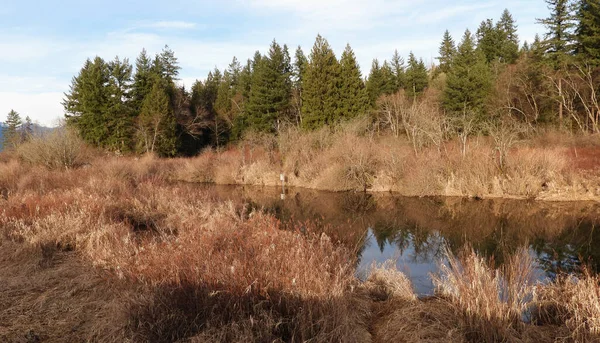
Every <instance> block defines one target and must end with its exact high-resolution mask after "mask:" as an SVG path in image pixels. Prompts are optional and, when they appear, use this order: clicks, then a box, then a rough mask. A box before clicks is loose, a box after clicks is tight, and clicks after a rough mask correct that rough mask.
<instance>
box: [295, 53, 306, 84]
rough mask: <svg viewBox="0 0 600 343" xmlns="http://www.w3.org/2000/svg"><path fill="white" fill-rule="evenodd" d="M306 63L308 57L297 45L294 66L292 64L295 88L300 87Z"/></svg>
mask: <svg viewBox="0 0 600 343" xmlns="http://www.w3.org/2000/svg"><path fill="white" fill-rule="evenodd" d="M307 65H308V58H306V55H304V51H302V48H301V47H300V46H298V48H297V49H296V54H295V55H294V66H293V80H294V87H295V88H296V89H301V88H302V79H303V75H304V72H305V71H306V67H307Z"/></svg>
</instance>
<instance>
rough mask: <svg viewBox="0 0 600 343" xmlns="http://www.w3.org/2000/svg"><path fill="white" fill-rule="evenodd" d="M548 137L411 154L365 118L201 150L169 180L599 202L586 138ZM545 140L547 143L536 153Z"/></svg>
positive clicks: (479, 139) (404, 140)
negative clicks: (283, 183)
mask: <svg viewBox="0 0 600 343" xmlns="http://www.w3.org/2000/svg"><path fill="white" fill-rule="evenodd" d="M442 124H443V123H442ZM442 124H440V125H442ZM436 125H437V124H436ZM440 127H443V125H442V126H440ZM436 132H437V131H436ZM442 136H443V135H442ZM555 136H557V134H554V133H552V132H549V133H546V134H545V135H543V134H538V135H537V136H531V138H527V137H528V136H525V138H524V139H520V140H515V141H511V144H510V146H506V145H502V147H503V148H502V149H500V148H499V147H498V139H497V138H498V137H495V138H496V139H492V137H487V136H482V135H474V136H471V137H470V138H469V139H468V147H467V150H466V151H467V152H466V154H463V152H462V143H461V142H460V141H459V139H457V138H454V137H453V136H451V135H450V136H444V137H443V139H441V138H440V139H438V138H436V139H434V140H433V141H432V142H435V144H433V143H431V144H419V147H418V149H415V146H414V144H413V143H414V141H413V140H411V138H410V137H405V136H404V135H397V136H396V135H394V134H390V133H386V132H385V131H378V127H377V126H375V127H374V126H373V125H372V123H371V122H369V121H368V120H366V119H365V118H358V119H357V120H355V121H351V122H349V123H345V124H344V125H340V126H338V127H335V128H330V127H323V128H321V129H319V130H316V131H310V132H306V131H302V130H299V129H297V128H295V127H288V128H286V129H284V130H282V132H280V133H279V135H278V136H277V137H274V136H272V137H270V138H269V137H266V136H265V135H262V136H260V137H258V138H257V137H250V138H248V139H247V140H242V142H241V143H239V144H238V145H237V146H233V147H230V148H229V149H228V150H225V151H221V152H215V151H212V150H208V151H205V152H204V153H202V154H200V155H199V156H198V157H195V158H193V159H190V160H188V162H187V167H186V171H185V172H179V173H178V176H177V177H178V178H179V179H181V180H186V181H193V182H214V183H217V184H250V185H270V186H276V185H278V184H279V174H280V173H284V174H285V175H286V178H287V182H288V185H290V186H298V187H305V188H312V189H320V190H332V191H348V190H355V191H364V190H369V191H394V192H398V193H401V194H403V195H409V196H428V195H442V196H467V197H515V198H528V199H548V200H573V199H581V200H588V199H598V198H600V187H598V184H600V174H599V173H600V167H598V165H597V163H596V164H595V162H594V158H593V157H594V156H596V155H598V154H600V153H597V151H598V150H599V149H598V147H597V145H593V144H591V143H590V139H591V138H585V137H581V138H578V137H575V138H574V137H563V136H560V135H559V136H558V137H559V138H556V137H555ZM436 137H437V136H436ZM519 137H521V136H519ZM545 140H549V141H551V142H553V143H548V142H546V143H547V144H546V145H544V144H545V143H544V142H545ZM592 140H593V139H592ZM427 142H429V140H427ZM499 149H500V150H499Z"/></svg>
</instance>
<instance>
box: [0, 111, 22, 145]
mask: <svg viewBox="0 0 600 343" xmlns="http://www.w3.org/2000/svg"><path fill="white" fill-rule="evenodd" d="M21 124H22V122H21V116H20V115H19V113H17V112H16V111H15V110H10V112H8V115H7V116H6V121H5V122H4V130H3V140H2V147H3V148H4V149H11V148H15V147H16V146H17V145H19V144H20V143H21V134H20V130H21Z"/></svg>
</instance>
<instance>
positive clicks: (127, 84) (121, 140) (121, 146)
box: [103, 57, 135, 152]
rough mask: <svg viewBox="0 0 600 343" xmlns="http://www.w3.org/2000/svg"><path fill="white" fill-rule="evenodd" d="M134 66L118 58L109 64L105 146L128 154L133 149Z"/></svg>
mask: <svg viewBox="0 0 600 343" xmlns="http://www.w3.org/2000/svg"><path fill="white" fill-rule="evenodd" d="M132 69H133V68H132V66H131V65H130V64H129V61H128V60H127V59H124V60H123V61H121V60H120V59H119V57H116V58H115V59H114V60H113V61H111V62H110V63H108V70H109V75H110V76H109V83H108V86H107V88H108V89H107V91H108V94H109V97H108V104H107V105H108V107H107V108H106V113H105V120H106V125H107V129H108V134H107V137H106V141H105V142H104V144H103V145H104V146H105V147H107V148H108V149H110V150H118V151H121V152H126V151H129V150H131V149H132V147H133V133H134V118H135V110H134V109H133V108H132V107H131V81H132V80H131V78H132Z"/></svg>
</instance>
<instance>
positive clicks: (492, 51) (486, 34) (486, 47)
mask: <svg viewBox="0 0 600 343" xmlns="http://www.w3.org/2000/svg"><path fill="white" fill-rule="evenodd" d="M477 49H478V50H480V51H481V52H482V53H483V54H484V55H485V59H486V61H487V62H494V61H498V60H499V57H500V54H501V49H502V36H501V33H500V31H499V30H498V29H497V28H496V27H495V26H494V22H493V21H492V20H491V19H487V20H484V21H482V22H481V24H480V25H479V28H478V29H477Z"/></svg>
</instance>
